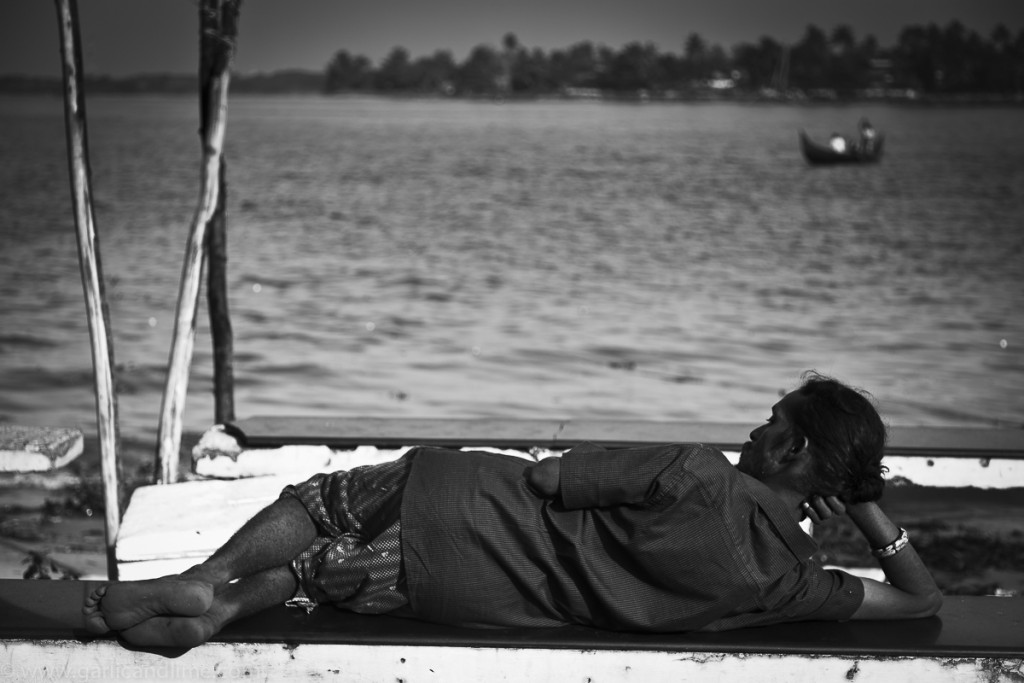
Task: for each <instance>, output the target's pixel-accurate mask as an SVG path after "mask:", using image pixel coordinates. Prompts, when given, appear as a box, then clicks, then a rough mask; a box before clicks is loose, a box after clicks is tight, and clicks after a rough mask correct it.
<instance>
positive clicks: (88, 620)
mask: <svg viewBox="0 0 1024 683" xmlns="http://www.w3.org/2000/svg"><path fill="white" fill-rule="evenodd" d="M106 592H107V586H106V584H104V585H102V586H100V587H99V588H97V589H96V590H94V591H93V592H92V593H90V594H89V596H88V597H87V598H86V599H85V602H84V603H83V604H82V614H83V615H85V629H86V630H87V631H89V632H90V633H107V632H109V631H110V628H109V627H108V626H107V622H106V621H104V620H103V612H101V611H100V601H101V600H103V595H104V594H105V593H106Z"/></svg>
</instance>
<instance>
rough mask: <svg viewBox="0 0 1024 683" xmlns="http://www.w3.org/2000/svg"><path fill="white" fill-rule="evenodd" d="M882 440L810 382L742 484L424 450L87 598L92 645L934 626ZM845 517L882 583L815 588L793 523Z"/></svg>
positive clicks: (667, 467) (675, 472) (829, 583)
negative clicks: (299, 636)
mask: <svg viewBox="0 0 1024 683" xmlns="http://www.w3.org/2000/svg"><path fill="white" fill-rule="evenodd" d="M884 442H885V426H884V424H883V423H882V420H881V418H880V417H879V415H878V413H877V411H876V410H875V408H874V406H873V404H872V402H871V401H870V399H869V398H868V397H867V396H866V395H865V394H862V393H861V392H859V391H857V390H854V389H852V388H850V387H848V386H846V385H844V384H842V383H840V382H838V381H836V380H834V379H830V378H827V377H823V376H820V375H817V374H808V375H807V376H805V379H804V383H803V384H802V385H801V386H800V387H799V388H798V389H797V390H795V391H793V392H791V393H789V394H787V395H786V396H785V397H784V398H782V399H781V400H780V401H779V402H778V403H776V404H775V405H774V406H773V407H772V411H771V417H770V418H769V419H768V421H767V422H766V423H765V424H762V425H760V426H759V427H757V428H756V429H754V430H753V431H752V432H751V433H750V440H749V441H748V442H747V443H745V444H743V447H742V449H741V452H740V456H739V462H738V465H736V466H735V467H734V466H733V465H732V464H731V463H730V462H729V461H728V460H727V459H726V457H725V456H724V455H723V454H722V453H721V452H720V451H718V450H716V449H714V448H711V447H708V446H704V445H700V444H670V445H662V446H644V447H638V448H627V449H619V450H604V449H601V448H599V447H596V446H594V445H581V446H578V447H576V448H573V449H571V450H569V451H567V452H566V453H564V454H563V455H562V456H561V457H552V458H547V459H544V460H541V461H540V462H537V463H533V462H531V461H528V460H525V459H522V458H518V457H515V456H509V455H499V454H494V453H467V452H462V451H453V450H446V449H440V448H422V447H421V448H415V449H412V450H410V451H409V452H408V453H407V454H406V455H404V456H403V457H401V458H399V459H398V460H395V461H392V462H388V463H383V464H379V465H371V466H364V467H357V468H354V469H352V470H350V471H344V472H336V473H333V474H318V475H315V476H313V477H312V478H310V479H309V480H308V481H306V482H304V483H301V484H298V485H296V486H289V487H287V488H286V489H285V490H284V492H283V493H282V495H281V497H280V498H279V499H278V500H277V501H276V502H274V503H273V504H271V505H270V506H268V507H267V508H265V509H264V510H262V511H261V512H260V513H258V514H257V515H256V516H255V517H254V518H253V519H252V520H250V521H249V522H248V523H247V524H245V525H244V526H243V527H242V528H241V529H240V530H239V531H238V532H237V533H236V534H235V535H234V536H233V537H232V538H231V539H230V540H229V541H228V542H227V543H226V544H225V545H224V546H223V547H222V548H220V549H219V550H218V551H217V552H215V553H214V554H213V555H212V556H211V557H210V558H209V559H208V560H206V561H205V562H203V563H202V564H199V565H197V566H195V567H193V568H191V569H189V570H187V571H185V572H184V573H182V574H180V575H175V576H168V577H164V578H159V579H151V580H145V581H135V582H121V583H118V582H114V583H109V584H105V585H103V586H101V587H99V588H97V589H96V590H95V591H94V592H93V593H92V594H90V595H89V596H88V597H87V598H86V600H85V602H84V605H83V612H84V618H85V622H86V625H87V628H88V629H89V630H90V631H92V632H94V633H105V632H108V631H109V630H113V631H117V632H118V634H119V635H120V636H121V637H122V638H123V639H124V640H125V641H127V642H129V643H132V644H135V645H141V646H178V647H192V646H195V645H198V644H200V643H203V642H205V641H206V640H208V639H209V638H210V637H211V636H212V635H214V634H215V633H217V632H218V631H219V630H220V629H221V628H223V627H224V626H225V625H226V624H227V623H229V622H231V621H233V620H235V619H238V618H240V617H243V616H246V615H249V614H253V613H255V612H257V611H260V610H263V609H265V608H267V607H270V606H273V605H278V604H281V603H286V604H290V605H296V606H301V607H305V608H307V609H312V608H313V607H314V606H315V605H318V604H333V605H336V606H338V607H341V608H344V609H348V610H352V611H354V612H361V613H391V614H395V615H401V616H410V617H415V618H419V619H422V620H428V621H433V622H438V623H444V624H454V625H461V626H471V627H515V626H519V627H549V626H558V625H565V624H582V625H587V626H592V627H599V628H604V629H612V630H626V631H649V632H681V631H695V630H709V631H718V630H724V629H733V628H739V627H745V626H755V625H763V624H772V623H779V622H787V621H798V620H847V619H904V618H918V617H927V616H930V615H933V614H935V613H936V612H937V610H938V609H939V607H940V605H941V602H942V595H941V593H940V592H939V590H938V588H937V587H936V584H935V582H934V580H933V579H932V576H931V574H930V573H929V572H928V570H927V569H926V567H925V566H924V564H923V563H922V561H921V559H920V558H919V556H918V555H917V553H916V552H915V550H914V548H913V546H912V545H911V543H910V541H909V539H908V535H907V533H906V532H905V531H904V530H902V529H900V528H899V527H898V526H897V525H896V524H895V523H893V522H892V521H891V520H890V519H889V517H888V516H887V515H886V514H885V513H884V512H883V511H882V510H881V508H880V507H879V506H878V505H877V503H876V502H875V501H877V500H878V499H879V497H880V496H881V494H882V491H883V487H884V477H883V475H884V470H885V468H884V467H883V466H882V463H881V460H882V449H883V446H884ZM841 515H846V516H848V517H849V518H850V519H851V520H852V521H853V523H854V524H855V525H856V526H857V527H858V528H859V530H860V532H861V533H862V534H863V536H864V538H865V539H866V540H867V542H868V544H869V545H870V546H871V547H872V548H873V549H874V550H873V552H874V555H875V556H876V557H877V558H878V561H879V563H880V565H881V568H882V569H883V570H884V572H885V574H886V576H887V578H888V583H883V582H879V581H875V580H872V579H869V578H859V577H857V576H854V575H851V574H849V573H846V572H844V571H841V570H838V569H826V568H824V567H823V566H822V565H821V564H820V563H819V562H818V560H817V559H815V557H814V554H815V550H816V545H815V543H814V542H813V541H812V540H811V538H810V536H809V535H808V534H807V533H805V532H804V530H803V529H802V527H801V526H800V522H801V521H803V520H805V519H810V520H811V521H812V522H813V523H816V524H817V523H822V522H824V521H826V520H829V519H831V518H834V517H837V516H841Z"/></svg>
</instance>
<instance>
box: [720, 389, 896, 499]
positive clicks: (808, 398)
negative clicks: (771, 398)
mask: <svg viewBox="0 0 1024 683" xmlns="http://www.w3.org/2000/svg"><path fill="white" fill-rule="evenodd" d="M884 448H885V425H884V424H883V423H882V419H881V417H879V415H878V411H877V410H875V407H874V405H872V403H871V401H870V400H869V399H868V398H867V396H866V395H865V394H864V393H862V392H860V391H858V390H856V389H853V388H851V387H848V386H846V385H845V384H843V383H841V382H839V381H837V380H834V379H831V378H829V377H824V376H822V375H819V374H817V373H814V372H810V373H805V375H804V383H803V385H802V386H801V387H800V388H799V389H797V390H796V391H793V392H791V393H789V394H787V395H786V396H785V397H784V398H783V399H782V400H781V401H779V402H778V403H776V404H775V405H774V406H773V407H772V418H771V419H770V420H769V421H768V423H767V424H765V425H762V426H760V427H758V428H757V429H755V430H754V431H752V432H751V433H750V442H749V443H747V444H744V446H743V450H742V452H741V454H740V464H739V469H740V471H742V472H744V473H746V474H749V475H751V476H753V477H755V478H757V479H760V480H762V481H766V480H770V479H772V478H775V477H778V476H790V477H792V476H793V475H794V474H798V475H799V481H797V482H793V483H794V484H795V485H797V486H799V487H800V488H802V489H804V492H805V493H815V494H819V495H823V496H827V495H835V496H838V497H839V498H840V499H842V500H843V501H844V502H846V503H860V502H864V501H871V500H878V498H880V497H881V495H882V490H883V488H884V486H885V480H884V479H883V476H882V475H883V474H884V472H885V468H884V467H883V466H882V455H883V451H884Z"/></svg>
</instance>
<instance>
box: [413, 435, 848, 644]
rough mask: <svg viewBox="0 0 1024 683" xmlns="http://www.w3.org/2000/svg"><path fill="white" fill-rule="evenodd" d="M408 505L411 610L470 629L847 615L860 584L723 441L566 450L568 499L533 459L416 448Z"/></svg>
mask: <svg viewBox="0 0 1024 683" xmlns="http://www.w3.org/2000/svg"><path fill="white" fill-rule="evenodd" d="M409 456H410V457H411V458H413V465H412V470H411V472H410V474H409V480H408V482H407V484H406V487H405V492H404V498H403V502H402V551H403V566H404V570H405V574H406V579H407V590H408V593H409V600H410V606H411V608H412V611H413V613H414V614H416V615H417V616H419V617H420V618H423V619H427V620H432V621H435V622H441V623H447V624H456V625H463V626H496V627H503V626H557V625H562V624H569V623H571V624H583V625H589V626H596V627H601V628H608V629H615V630H634V631H662V632H671V631H692V630H723V629H730V628H737V627H742V626H752V625H758V624H769V623H777V622H783V621H796V620H811V619H820V620H842V619H848V618H849V617H850V616H851V615H852V614H853V612H854V611H855V610H856V609H857V607H858V606H859V605H860V603H861V601H862V600H863V596H864V589H863V584H862V583H861V582H860V580H859V579H857V578H856V577H853V576H851V575H849V574H846V573H844V572H841V571H838V570H826V569H824V568H823V567H821V565H820V564H818V563H817V562H815V561H814V560H812V559H810V558H811V555H812V554H813V552H814V551H815V550H816V548H817V546H816V544H815V543H814V542H813V541H812V540H811V539H810V538H809V537H808V536H807V534H805V533H804V532H803V530H802V529H801V528H800V527H799V525H798V524H797V523H796V522H795V521H794V519H793V517H792V515H791V514H790V513H789V512H788V510H786V508H785V507H784V505H783V504H782V502H781V500H780V499H779V498H778V497H777V496H776V495H775V494H774V493H772V492H771V491H770V490H769V489H768V488H767V487H766V486H764V485H763V484H761V483H760V482H758V481H757V480H755V479H753V478H751V477H749V476H747V475H745V474H742V473H740V472H739V471H738V470H736V468H735V467H733V466H732V465H731V464H730V463H729V461H728V460H727V459H726V458H725V456H724V455H723V454H722V453H721V452H720V451H718V450H716V449H713V448H709V447H706V446H702V445H693V444H690V445H685V444H682V445H681V444H676V445H667V446H656V447H641V448H632V449H623V450H614V451H605V450H601V449H598V448H597V447H595V446H593V445H591V444H586V445H584V446H581V447H578V448H575V449H572V450H571V451H568V452H566V453H565V454H564V455H563V456H562V462H561V491H560V496H559V497H557V498H555V499H552V500H547V499H542V498H539V497H538V496H537V495H536V494H535V493H533V492H532V491H531V490H530V488H529V487H528V486H527V484H526V481H525V477H524V473H525V469H526V468H527V467H529V466H530V464H531V463H530V462H529V461H524V460H523V459H520V458H516V457H513V456H504V455H497V454H492V453H464V452H458V451H449V450H444V449H437V448H418V449H415V450H414V451H413V452H411V453H410V454H409Z"/></svg>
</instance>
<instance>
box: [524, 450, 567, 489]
mask: <svg viewBox="0 0 1024 683" xmlns="http://www.w3.org/2000/svg"><path fill="white" fill-rule="evenodd" d="M561 472H562V461H561V460H559V459H558V458H545V459H544V460H541V461H540V462H539V463H537V464H536V465H532V466H531V467H528V468H526V484H527V486H529V487H530V489H531V490H532V491H533V492H534V493H536V494H537V495H538V496H540V497H541V498H554V497H555V496H557V495H558V483H559V479H560V477H561Z"/></svg>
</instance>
